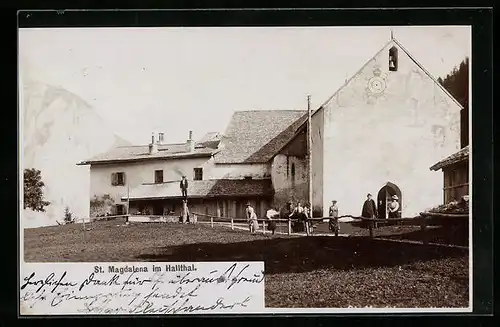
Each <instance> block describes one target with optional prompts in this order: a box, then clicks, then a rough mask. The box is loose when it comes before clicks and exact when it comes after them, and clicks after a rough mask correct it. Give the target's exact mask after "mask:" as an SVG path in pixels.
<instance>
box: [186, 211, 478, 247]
mask: <svg viewBox="0 0 500 327" xmlns="http://www.w3.org/2000/svg"><path fill="white" fill-rule="evenodd" d="M193 214H195V215H197V216H204V217H208V218H209V219H210V226H211V227H212V228H213V227H214V220H218V221H221V220H222V221H224V222H230V224H231V229H232V230H234V223H235V222H244V223H247V222H248V221H247V220H246V219H243V218H234V217H217V216H213V215H206V214H199V213H193ZM436 217H438V218H449V219H452V218H458V219H465V218H468V217H469V215H468V214H434V213H421V214H420V216H417V217H408V218H390V219H378V218H365V217H359V216H352V215H343V216H339V217H338V219H340V218H351V219H352V220H351V221H349V222H347V223H359V222H366V226H367V227H368V229H369V233H370V238H374V237H375V232H374V231H375V229H376V228H377V226H378V224H387V223H404V224H405V225H408V224H411V225H416V226H420V230H421V231H422V233H421V234H422V240H421V241H422V243H423V244H429V240H428V235H427V234H428V233H427V229H428V228H427V227H428V225H429V224H430V223H431V221H432V220H433V219H434V218H436ZM329 219H331V217H321V218H307V219H306V220H305V221H306V222H307V223H309V222H315V221H324V220H329ZM257 221H258V222H262V223H263V230H264V232H265V230H266V222H269V219H262V218H261V219H257ZM273 221H274V222H286V223H287V224H288V235H291V234H292V222H298V221H299V220H298V219H292V218H289V219H283V218H277V219H273ZM306 233H307V235H308V236H309V235H311V234H312V232H311V233H309V229H308V228H307V226H306Z"/></svg>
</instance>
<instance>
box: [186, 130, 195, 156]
mask: <svg viewBox="0 0 500 327" xmlns="http://www.w3.org/2000/svg"><path fill="white" fill-rule="evenodd" d="M186 146H187V151H189V152H193V151H194V140H193V131H189V139H188V140H187V142H186Z"/></svg>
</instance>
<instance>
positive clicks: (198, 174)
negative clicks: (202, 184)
mask: <svg viewBox="0 0 500 327" xmlns="http://www.w3.org/2000/svg"><path fill="white" fill-rule="evenodd" d="M202 179H203V168H195V169H194V180H195V181H201V180H202Z"/></svg>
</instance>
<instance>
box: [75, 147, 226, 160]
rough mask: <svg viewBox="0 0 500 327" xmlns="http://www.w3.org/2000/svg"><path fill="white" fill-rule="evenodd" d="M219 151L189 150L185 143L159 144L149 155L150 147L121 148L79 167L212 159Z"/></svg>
mask: <svg viewBox="0 0 500 327" xmlns="http://www.w3.org/2000/svg"><path fill="white" fill-rule="evenodd" d="M216 151H217V150H216V149H213V148H209V147H197V146H196V145H195V149H194V151H192V152H190V151H188V150H187V146H186V144H185V143H177V144H158V152H157V153H154V154H149V145H132V146H119V147H116V148H113V149H111V150H110V151H108V152H106V153H102V154H99V155H97V156H94V157H93V158H91V159H88V160H85V161H82V162H80V163H78V165H89V164H104V163H114V162H130V161H141V160H149V159H179V158H197V157H210V156H212V154H213V153H215V152H216Z"/></svg>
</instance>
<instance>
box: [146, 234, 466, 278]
mask: <svg viewBox="0 0 500 327" xmlns="http://www.w3.org/2000/svg"><path fill="white" fill-rule="evenodd" d="M155 253H156V254H142V255H140V256H138V257H137V258H138V259H140V260H144V261H172V262H174V261H177V262H179V261H264V262H265V264H266V272H267V273H268V274H279V273H292V272H308V271H315V270H318V269H341V270H349V269H362V268H372V267H392V266H398V265H405V264H411V263H413V262H416V261H428V260H432V259H441V258H450V257H462V256H465V255H467V251H465V250H461V249H456V248H443V247H436V246H431V245H429V246H424V245H421V244H408V243H395V242H390V241H383V240H371V239H369V238H366V237H348V238H345V237H338V238H335V237H327V236H323V237H322V236H315V237H294V238H281V237H279V238H278V237H277V238H272V237H270V238H269V239H264V240H262V239H261V240H255V241H248V242H237V243H225V244H224V243H197V244H184V245H177V246H168V247H162V248H159V249H156V251H155Z"/></svg>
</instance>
